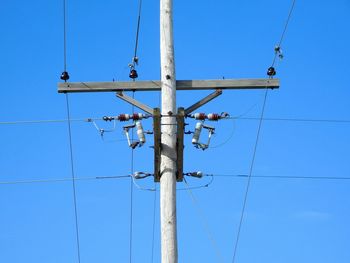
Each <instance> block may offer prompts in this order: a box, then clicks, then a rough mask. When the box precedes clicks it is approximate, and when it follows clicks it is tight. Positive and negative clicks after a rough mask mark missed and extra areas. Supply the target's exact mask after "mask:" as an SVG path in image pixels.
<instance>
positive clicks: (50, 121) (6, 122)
mask: <svg viewBox="0 0 350 263" xmlns="http://www.w3.org/2000/svg"><path fill="white" fill-rule="evenodd" d="M99 120H103V119H102V118H84V119H71V120H70V122H93V121H99ZM222 120H260V118H258V117H242V115H239V116H232V117H227V118H224V119H222ZM263 121H287V122H315V123H317V122H320V123H322V122H324V123H350V120H346V119H343V120H342V119H309V118H263ZM60 122H62V123H64V122H68V120H67V119H52V120H28V121H1V122H0V125H15V124H41V123H60Z"/></svg>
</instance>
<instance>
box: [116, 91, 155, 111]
mask: <svg viewBox="0 0 350 263" xmlns="http://www.w3.org/2000/svg"><path fill="white" fill-rule="evenodd" d="M116 96H117V97H118V98H119V99H122V100H124V101H126V102H127V103H130V104H132V105H134V106H135V107H137V108H139V109H141V110H143V111H145V112H147V113H149V114H151V115H152V114H153V109H152V108H150V107H148V106H147V105H145V104H143V103H141V102H139V101H137V100H135V99H133V98H131V97H129V96H128V95H125V94H123V92H121V91H120V92H117V93H116Z"/></svg>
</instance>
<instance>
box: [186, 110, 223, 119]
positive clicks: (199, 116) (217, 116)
mask: <svg viewBox="0 0 350 263" xmlns="http://www.w3.org/2000/svg"><path fill="white" fill-rule="evenodd" d="M228 116H229V114H228V113H226V112H222V113H221V114H218V113H209V114H205V113H195V114H192V115H189V116H188V117H190V118H194V119H196V120H200V121H204V120H209V121H218V120H220V119H223V118H226V117H228Z"/></svg>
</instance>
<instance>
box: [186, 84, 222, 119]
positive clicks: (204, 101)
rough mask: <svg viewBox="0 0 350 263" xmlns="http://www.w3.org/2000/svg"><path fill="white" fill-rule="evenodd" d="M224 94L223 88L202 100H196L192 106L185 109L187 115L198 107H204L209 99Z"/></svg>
mask: <svg viewBox="0 0 350 263" xmlns="http://www.w3.org/2000/svg"><path fill="white" fill-rule="evenodd" d="M221 94H222V90H221V89H217V90H216V91H215V92H213V93H211V94H209V95H208V96H206V97H204V98H203V99H201V100H200V101H198V102H196V103H195V104H193V105H192V106H190V107H188V108H187V109H185V116H186V115H188V114H190V113H191V112H192V111H194V110H196V109H198V108H199V107H202V106H203V105H204V104H206V103H208V102H209V101H211V100H213V99H215V98H216V97H218V96H220V95H221Z"/></svg>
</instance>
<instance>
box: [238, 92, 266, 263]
mask: <svg viewBox="0 0 350 263" xmlns="http://www.w3.org/2000/svg"><path fill="white" fill-rule="evenodd" d="M267 94H268V89H266V91H265V96H264V102H263V106H262V110H261V116H260V121H259V126H258V132H257V134H256V140H255V145H254V151H253V157H252V161H251V164H250V170H249V176H248V182H247V186H246V190H245V194H244V199H243V206H242V211H241V216H240V220H239V225H238V232H237V236H236V242H235V247H234V251H233V258H232V262H233V263H234V262H235V259H236V254H237V248H238V242H239V238H240V234H241V229H242V224H243V218H244V213H245V208H246V204H247V199H248V193H249V187H250V182H251V178H252V173H253V168H254V164H255V156H256V151H257V148H258V143H259V138H260V131H261V126H262V122H263V118H264V113H265V106H266V99H267Z"/></svg>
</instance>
